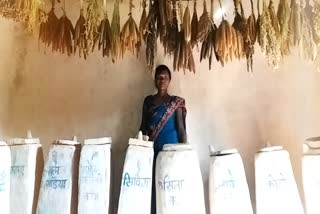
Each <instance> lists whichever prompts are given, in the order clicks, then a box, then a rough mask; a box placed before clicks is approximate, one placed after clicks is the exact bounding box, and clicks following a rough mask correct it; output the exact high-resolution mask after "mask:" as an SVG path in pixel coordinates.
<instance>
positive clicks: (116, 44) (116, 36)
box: [111, 0, 121, 62]
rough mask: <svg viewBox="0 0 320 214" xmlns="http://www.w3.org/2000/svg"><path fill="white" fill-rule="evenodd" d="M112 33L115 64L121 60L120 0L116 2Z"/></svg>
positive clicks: (112, 54) (112, 52)
mask: <svg viewBox="0 0 320 214" xmlns="http://www.w3.org/2000/svg"><path fill="white" fill-rule="evenodd" d="M111 33H112V44H111V56H112V62H115V61H116V60H117V59H119V58H120V54H121V41H120V11H119V0H116V1H115V3H114V8H113V16H112V21H111Z"/></svg>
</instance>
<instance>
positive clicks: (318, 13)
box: [312, 2, 320, 44]
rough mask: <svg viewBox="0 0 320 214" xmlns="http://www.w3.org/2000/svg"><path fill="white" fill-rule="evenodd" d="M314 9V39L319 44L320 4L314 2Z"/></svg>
mask: <svg viewBox="0 0 320 214" xmlns="http://www.w3.org/2000/svg"><path fill="white" fill-rule="evenodd" d="M313 4H314V5H313V9H312V12H313V13H312V14H313V17H312V20H313V23H312V26H313V31H314V39H315V41H316V42H317V44H319V43H320V3H318V2H314V3H313Z"/></svg>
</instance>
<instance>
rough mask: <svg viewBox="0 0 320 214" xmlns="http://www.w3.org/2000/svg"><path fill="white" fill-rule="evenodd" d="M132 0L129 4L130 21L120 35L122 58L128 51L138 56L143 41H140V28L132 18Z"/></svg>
mask: <svg viewBox="0 0 320 214" xmlns="http://www.w3.org/2000/svg"><path fill="white" fill-rule="evenodd" d="M133 7H134V6H133V4H132V0H130V2H129V11H130V13H129V19H128V20H127V22H126V23H125V24H124V26H123V27H122V30H121V33H120V39H121V56H122V57H123V56H124V53H125V52H126V51H130V52H132V53H133V54H137V55H138V52H139V50H140V46H141V41H140V33H139V29H138V26H137V24H136V22H135V21H134V19H133V18H132V8H133Z"/></svg>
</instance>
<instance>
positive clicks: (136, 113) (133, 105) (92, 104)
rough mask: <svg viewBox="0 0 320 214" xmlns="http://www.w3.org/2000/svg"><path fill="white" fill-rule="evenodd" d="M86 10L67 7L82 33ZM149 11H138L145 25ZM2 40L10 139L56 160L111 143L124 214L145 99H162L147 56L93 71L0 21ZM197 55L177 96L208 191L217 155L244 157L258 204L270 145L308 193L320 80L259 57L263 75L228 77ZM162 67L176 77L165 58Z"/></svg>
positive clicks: (179, 76)
mask: <svg viewBox="0 0 320 214" xmlns="http://www.w3.org/2000/svg"><path fill="white" fill-rule="evenodd" d="M108 5H110V6H108V11H109V13H110V14H111V13H112V5H111V4H108ZM78 9H79V3H78V2H73V3H72V2H67V11H68V13H67V15H68V16H69V17H70V19H71V20H72V22H73V23H75V22H76V19H77V17H78V14H79V13H78ZM139 11H140V9H139V6H138V4H137V7H136V11H135V17H137V16H138V14H139ZM126 14H127V5H125V4H122V5H121V17H122V18H121V19H122V22H124V21H125V19H126V17H127V16H126ZM109 16H111V15H109ZM0 32H1V39H0V59H1V60H0V101H1V103H0V117H1V118H0V119H1V120H0V121H1V122H0V133H1V135H2V138H4V139H6V138H8V137H17V136H20V137H21V136H24V135H25V133H26V130H27V129H31V130H32V132H33V135H34V136H37V137H39V138H40V139H41V142H42V144H43V146H44V153H45V155H46V154H47V149H48V147H49V145H50V144H51V142H52V141H53V140H54V139H61V138H71V137H72V136H73V135H76V136H77V137H78V139H79V140H80V141H82V140H83V139H84V138H91V137H100V136H111V137H112V138H113V169H114V171H113V176H112V177H113V192H112V199H113V205H114V207H116V202H117V198H118V192H119V183H120V176H121V172H122V171H121V170H122V164H123V159H124V154H125V149H126V146H127V142H128V138H129V137H134V136H135V135H136V133H137V132H138V128H139V125H140V118H141V109H142V102H143V99H144V97H145V96H147V95H149V94H152V93H154V92H155V90H154V87H153V74H152V73H150V72H148V71H147V69H146V61H145V58H144V53H143V51H144V49H142V53H141V54H140V56H139V58H136V57H134V56H132V55H130V54H128V55H126V56H125V59H123V60H121V61H119V62H118V63H116V64H113V63H112V62H111V60H110V59H107V58H105V59H103V58H102V57H101V56H100V53H96V54H93V55H91V56H90V57H89V58H88V59H87V60H86V61H84V60H83V59H79V58H78V57H72V58H68V57H66V56H60V55H58V54H52V53H51V52H50V51H48V50H46V49H45V48H43V47H40V48H39V46H38V42H37V39H36V36H32V35H30V34H28V33H26V32H25V31H24V29H23V26H21V25H20V24H15V23H14V22H11V21H7V20H4V19H0ZM194 54H195V58H196V59H197V60H196V62H197V63H196V69H197V73H196V74H192V73H187V74H186V75H184V74H183V73H182V72H180V73H176V72H175V73H173V79H172V82H171V88H170V93H171V94H174V95H179V96H182V97H184V98H185V99H186V102H187V110H188V115H187V132H188V139H189V142H190V143H191V144H192V145H193V146H194V148H195V149H196V150H197V152H198V155H199V159H200V163H201V169H202V173H203V179H204V184H205V187H207V181H208V163H209V149H208V145H209V144H212V145H213V146H214V147H215V148H216V149H225V148H233V147H235V148H237V149H238V150H239V151H240V153H241V155H242V157H243V160H244V163H245V167H246V172H247V178H248V182H249V186H250V191H251V195H252V199H253V201H254V168H253V167H254V154H255V152H256V151H257V150H258V149H259V148H261V147H262V146H263V145H264V144H265V143H267V142H270V144H271V145H283V146H284V147H285V148H286V149H288V150H289V152H290V153H291V155H292V156H291V158H292V163H293V165H294V172H295V175H296V179H297V182H298V184H299V186H300V187H301V178H300V150H301V144H302V143H303V141H304V139H306V138H308V137H311V136H317V135H319V128H320V120H319V116H320V101H319V91H320V84H319V83H320V73H317V72H315V69H314V67H313V66H312V65H310V64H308V63H307V62H304V61H302V60H300V58H299V57H298V56H297V54H296V53H295V52H293V54H292V56H290V57H288V58H287V59H286V60H285V61H283V62H282V64H281V66H280V68H279V69H278V70H277V71H273V70H272V69H271V68H270V67H268V66H267V63H266V60H265V58H264V57H263V56H262V54H261V52H260V49H259V47H256V54H255V55H254V73H253V74H251V73H247V72H246V63H245V61H241V62H238V61H235V62H233V63H230V64H228V65H226V66H225V67H224V68H222V67H221V66H220V65H219V64H218V63H216V62H215V63H214V65H213V70H211V71H209V70H208V65H207V62H203V63H201V64H200V63H199V62H198V61H199V60H198V59H199V54H198V52H197V51H195V53H194ZM156 63H157V64H160V63H164V64H167V65H169V67H172V66H171V65H172V59H170V58H166V57H164V55H163V51H162V49H161V48H159V51H158V54H157V57H156ZM300 192H301V193H302V191H301V188H300ZM114 210H115V209H114Z"/></svg>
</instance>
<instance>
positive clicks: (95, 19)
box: [86, 0, 102, 51]
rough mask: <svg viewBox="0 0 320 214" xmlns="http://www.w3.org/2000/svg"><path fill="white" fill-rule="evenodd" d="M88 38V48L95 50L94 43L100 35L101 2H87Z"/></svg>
mask: <svg viewBox="0 0 320 214" xmlns="http://www.w3.org/2000/svg"><path fill="white" fill-rule="evenodd" d="M87 2H88V5H87V19H86V37H87V41H88V47H89V48H91V50H92V51H93V50H94V41H95V39H96V37H97V36H98V35H99V32H98V29H99V21H100V17H101V8H102V3H101V0H87Z"/></svg>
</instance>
